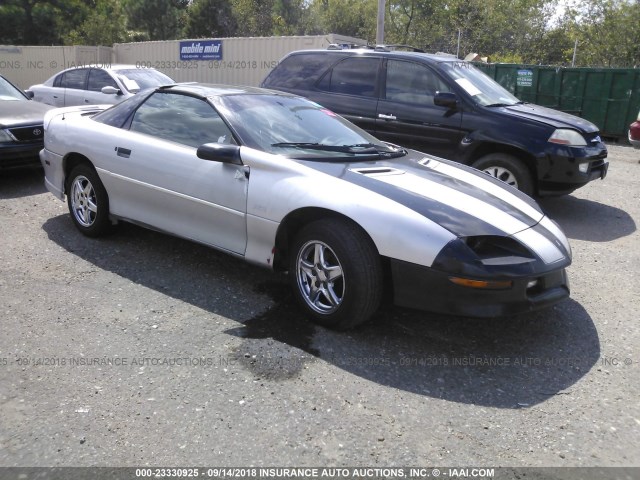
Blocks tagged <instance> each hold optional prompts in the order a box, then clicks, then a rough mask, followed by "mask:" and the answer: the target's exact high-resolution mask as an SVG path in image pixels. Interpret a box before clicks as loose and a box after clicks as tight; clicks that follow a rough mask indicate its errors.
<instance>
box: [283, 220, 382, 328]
mask: <svg viewBox="0 0 640 480" xmlns="http://www.w3.org/2000/svg"><path fill="white" fill-rule="evenodd" d="M289 275H290V278H291V283H292V287H293V290H294V293H295V296H296V298H297V300H298V302H299V303H300V304H301V305H302V307H303V308H304V309H305V310H306V311H307V312H308V313H309V314H310V316H311V317H312V318H313V319H314V320H315V321H316V322H317V323H319V324H321V325H324V326H326V327H332V328H338V329H346V328H351V327H355V326H356V325H359V324H361V323H363V322H365V321H366V320H368V319H369V317H371V315H373V313H374V312H375V311H376V310H377V308H378V306H379V305H380V299H381V296H382V285H383V279H382V265H381V263H380V256H379V255H378V252H377V250H376V248H375V246H374V245H373V242H372V241H371V239H370V238H369V237H368V236H367V235H366V234H365V233H364V232H363V231H362V230H361V229H360V228H359V227H358V226H357V225H355V224H353V223H351V222H349V221H347V220H341V219H326V220H319V221H316V222H313V223H310V224H309V225H307V226H305V227H304V228H303V229H302V230H301V231H300V232H299V233H298V235H297V236H296V238H295V240H294V242H293V248H292V249H291V255H290V259H289Z"/></svg>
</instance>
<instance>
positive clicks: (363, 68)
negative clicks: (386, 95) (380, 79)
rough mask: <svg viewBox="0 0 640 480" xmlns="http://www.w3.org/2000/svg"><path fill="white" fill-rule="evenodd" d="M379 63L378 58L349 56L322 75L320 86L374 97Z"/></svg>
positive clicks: (330, 90) (335, 90) (340, 91)
mask: <svg viewBox="0 0 640 480" xmlns="http://www.w3.org/2000/svg"><path fill="white" fill-rule="evenodd" d="M379 64H380V60H379V59H377V58H360V57H349V58H347V59H345V60H343V61H342V62H340V63H339V64H338V65H336V66H335V67H333V69H332V70H331V71H329V73H327V74H326V75H325V76H324V77H322V80H320V83H319V84H318V87H319V88H320V89H322V90H326V91H328V92H335V93H346V94H349V95H359V96H363V97H373V96H374V95H375V90H376V77H377V73H378V65H379Z"/></svg>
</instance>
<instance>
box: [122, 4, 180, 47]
mask: <svg viewBox="0 0 640 480" xmlns="http://www.w3.org/2000/svg"><path fill="white" fill-rule="evenodd" d="M123 2H124V3H123V5H124V9H125V12H126V14H127V17H128V20H129V21H128V25H129V28H132V29H139V30H142V31H144V32H146V33H147V34H148V36H149V40H174V39H176V38H178V37H180V36H181V33H182V30H183V28H184V26H185V24H186V18H187V17H186V9H187V6H188V5H189V2H188V1H187V0H123Z"/></svg>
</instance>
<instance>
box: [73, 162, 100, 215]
mask: <svg viewBox="0 0 640 480" xmlns="http://www.w3.org/2000/svg"><path fill="white" fill-rule="evenodd" d="M71 208H72V211H73V216H74V217H75V219H76V220H77V221H78V223H79V224H80V225H82V226H83V227H90V226H91V225H93V222H95V220H96V215H97V213H98V206H97V204H96V192H95V190H94V189H93V185H92V184H91V182H90V181H89V179H88V178H87V177H85V176H83V175H79V176H77V177H76V178H75V179H74V180H73V184H72V185H71Z"/></svg>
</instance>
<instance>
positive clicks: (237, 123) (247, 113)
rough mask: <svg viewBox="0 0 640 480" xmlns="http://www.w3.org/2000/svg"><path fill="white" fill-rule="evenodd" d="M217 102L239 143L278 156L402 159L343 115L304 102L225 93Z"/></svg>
mask: <svg viewBox="0 0 640 480" xmlns="http://www.w3.org/2000/svg"><path fill="white" fill-rule="evenodd" d="M219 102H220V103H221V107H222V109H223V110H224V111H225V114H226V116H227V118H228V119H229V120H230V121H231V123H232V124H233V126H234V128H235V129H236V130H237V131H238V133H239V134H240V136H241V138H242V140H243V143H245V144H246V145H247V146H250V147H252V148H256V149H258V150H263V151H265V152H268V153H273V154H276V155H286V156H289V157H294V158H309V159H320V158H323V159H338V158H339V159H344V158H345V157H349V158H350V157H353V158H357V159H358V160H360V159H361V157H362V156H376V157H380V156H383V157H387V158H388V157H390V156H401V155H404V154H405V152H404V150H402V149H399V148H394V147H391V146H389V145H387V144H385V143H382V142H381V141H380V140H378V139H376V138H374V137H372V136H371V135H369V134H368V133H367V132H365V131H364V130H361V129H359V128H358V127H356V126H354V125H352V124H350V123H349V122H347V121H346V120H344V119H343V118H342V117H339V116H338V115H336V114H335V113H333V112H332V111H330V110H327V109H326V108H324V107H322V106H320V105H318V104H317V103H313V102H310V101H309V100H306V99H304V98H297V97H286V96H280V95H229V96H224V97H221V98H220V100H219Z"/></svg>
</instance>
